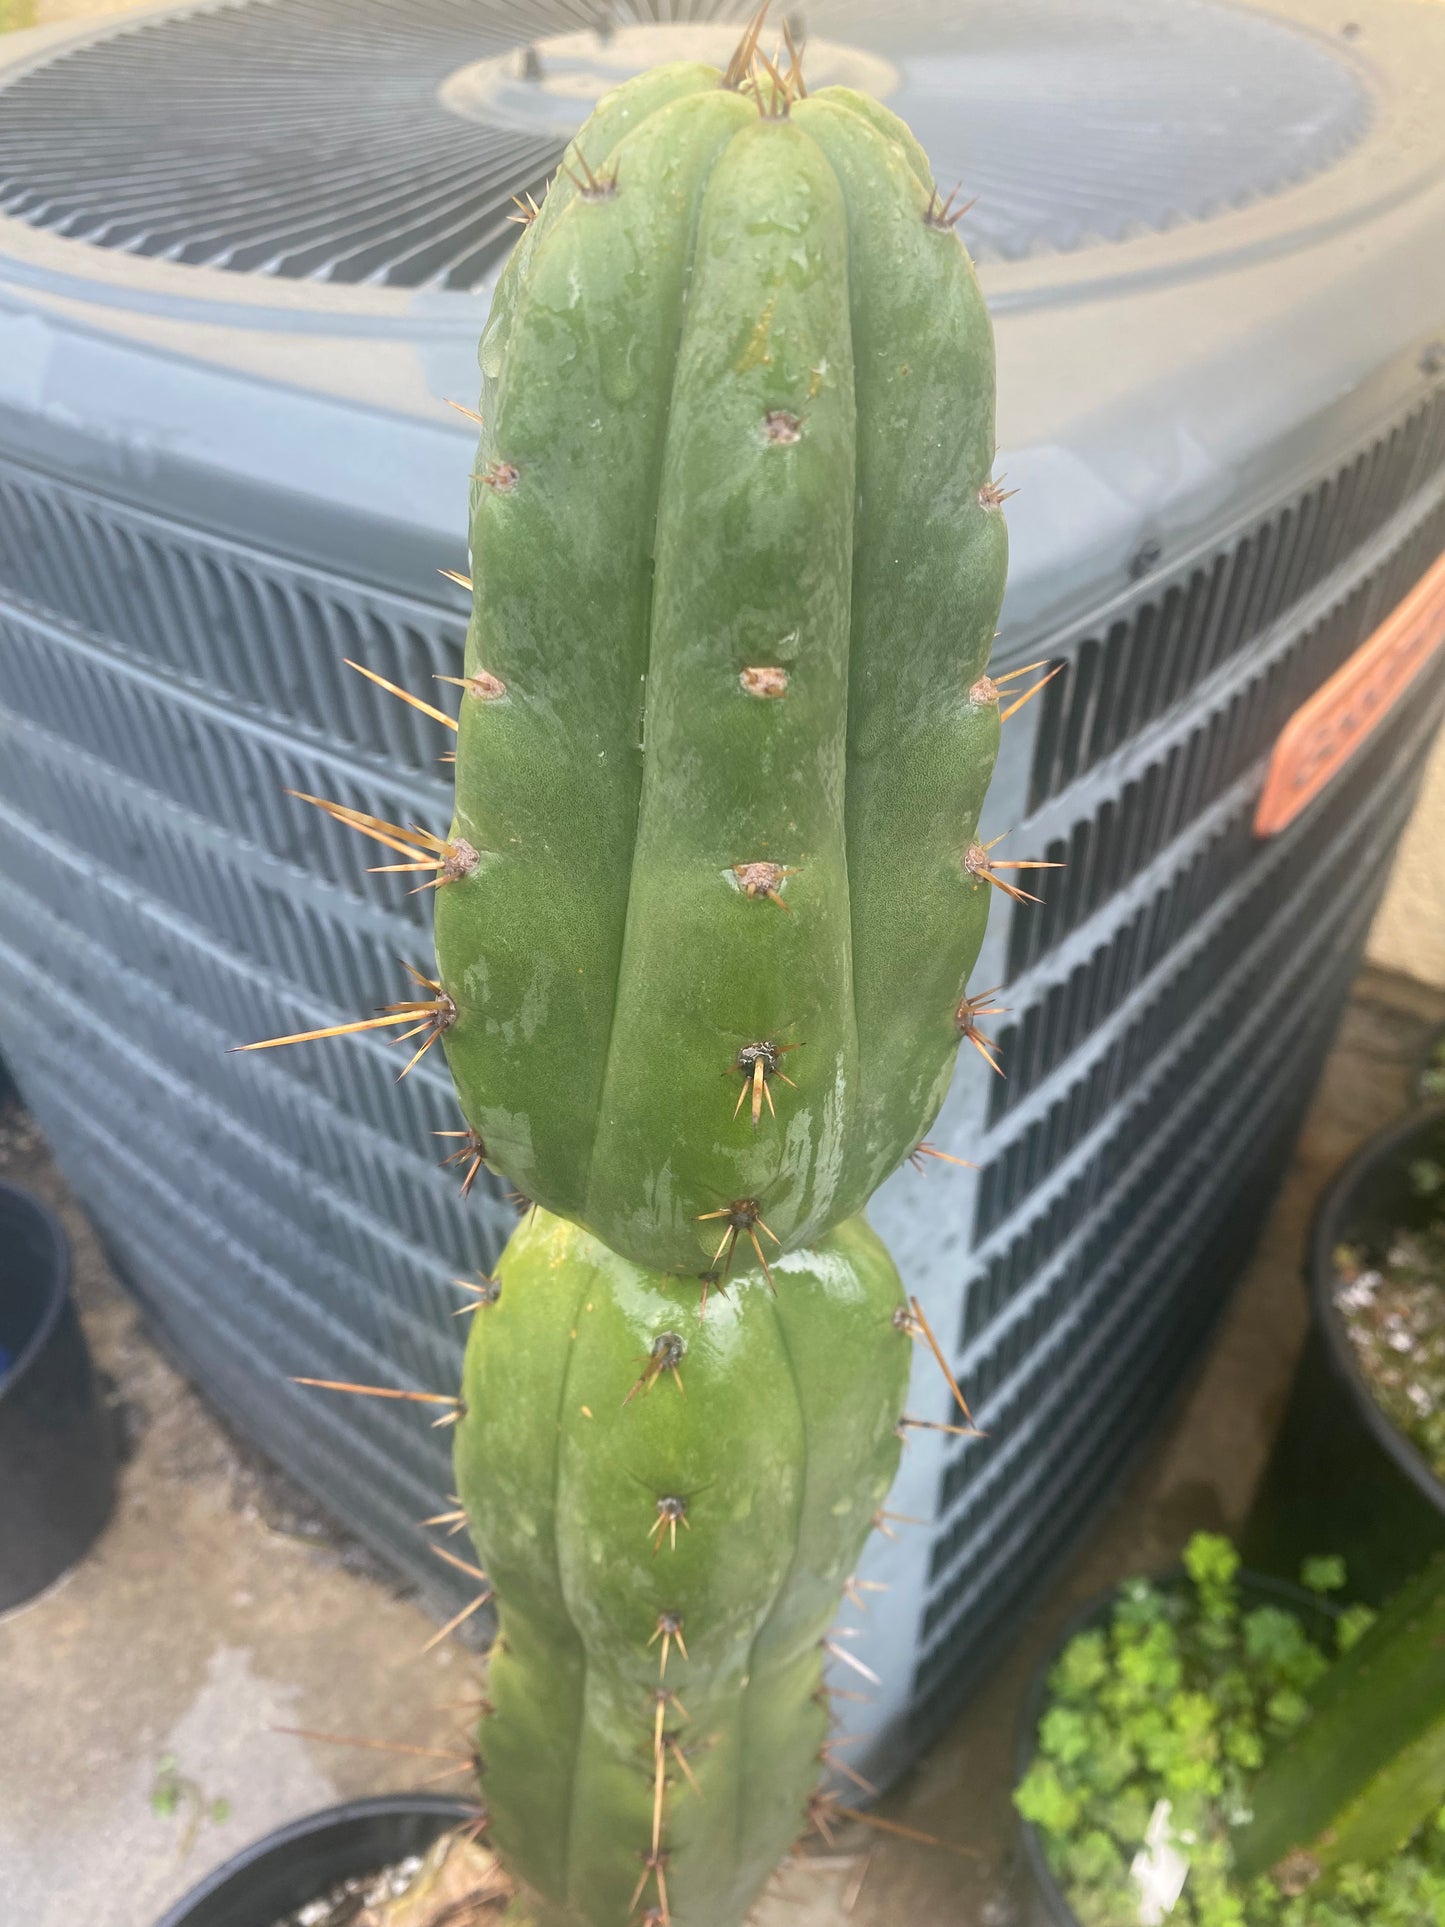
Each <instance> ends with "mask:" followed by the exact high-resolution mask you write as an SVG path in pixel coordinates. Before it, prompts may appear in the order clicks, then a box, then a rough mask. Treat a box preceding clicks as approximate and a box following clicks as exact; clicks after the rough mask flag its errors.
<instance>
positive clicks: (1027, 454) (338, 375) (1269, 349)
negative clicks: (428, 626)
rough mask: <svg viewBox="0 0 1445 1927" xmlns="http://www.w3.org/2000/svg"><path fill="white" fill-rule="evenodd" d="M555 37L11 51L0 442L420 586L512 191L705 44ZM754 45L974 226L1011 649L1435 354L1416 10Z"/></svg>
mask: <svg viewBox="0 0 1445 1927" xmlns="http://www.w3.org/2000/svg"><path fill="white" fill-rule="evenodd" d="M707 5H708V0H700V4H699V6H698V12H699V13H700V14H701V13H703V12H705V11H706V9H707ZM1347 13H1350V15H1351V17H1350V18H1349V19H1346V18H1345V17H1344V16H1345V15H1346V14H1347ZM593 17H594V19H595V25H594V26H590V27H579V25H578V11H577V10H576V9H574V8H571V7H566V6H562V5H560V4H558V3H557V0H534V3H533V4H512V3H511V0H485V3H483V0H240V4H227V5H211V6H201V7H195V6H191V7H185V8H180V9H177V8H175V7H161V8H143V9H140V10H139V11H137V12H134V13H131V14H128V15H126V16H124V17H123V18H122V19H121V20H120V21H119V22H117V21H107V22H103V23H100V24H96V23H90V24H89V25H88V26H87V27H86V28H85V29H83V30H77V29H75V28H74V27H70V28H53V29H47V30H41V31H40V32H32V33H26V34H19V35H14V36H9V37H7V42H6V43H0V210H3V212H0V442H3V444H4V445H6V446H7V447H8V448H9V449H10V450H11V451H12V452H13V453H15V454H16V455H18V456H20V457H21V458H22V459H28V460H30V461H33V462H36V463H38V464H41V465H43V466H46V467H50V468H52V469H55V470H57V471H62V472H70V473H78V474H82V475H84V477H85V478H86V479H87V481H88V482H89V484H90V485H91V486H93V487H96V488H99V489H101V490H103V491H105V492H109V493H113V494H116V495H120V496H122V497H124V498H126V499H128V500H131V501H133V502H138V503H146V504H151V505H154V506H155V507H157V508H160V509H163V510H165V511H168V512H170V513H173V514H178V515H180V516H182V517H183V518H185V519H187V520H189V521H192V522H195V523H201V524H206V525H210V526H214V527H216V528H220V529H224V530H226V531H227V532H228V533H231V534H233V535H237V536H240V537H242V538H248V537H249V538H250V539H253V540H256V541H259V542H262V543H264V544H265V546H267V547H269V548H272V549H279V550H283V551H287V552H290V553H293V554H297V555H304V556H305V557H306V558H308V559H310V560H312V561H315V562H319V563H322V564H323V565H324V564H328V563H329V564H332V565H337V566H343V567H345V568H346V569H347V570H348V572H351V573H355V572H356V570H357V568H358V566H360V567H362V568H363V569H364V570H365V571H366V572H367V573H368V574H370V575H371V576H372V577H373V578H374V579H376V580H377V581H378V582H381V583H385V584H389V585H392V586H402V585H406V586H412V587H415V585H417V583H418V582H419V581H421V580H422V579H423V578H425V577H426V576H428V575H429V574H430V571H431V570H432V569H433V568H434V567H435V566H437V565H439V564H445V563H451V564H456V563H458V561H459V560H460V558H461V554H462V550H461V544H462V541H463V519H464V504H465V499H466V473H467V468H468V466H469V462H470V452H471V436H470V432H469V430H468V429H467V428H466V425H465V424H464V423H463V421H462V420H461V418H460V417H458V416H457V415H455V414H454V413H452V411H450V410H448V409H447V407H446V406H445V401H446V399H447V398H448V397H454V398H456V399H458V400H460V401H462V402H463V403H470V402H471V401H473V400H474V398H475V390H476V386H477V377H476V368H475V359H474V357H475V349H476V342H477V338H478V335H479V333H480V330H481V325H482V322H483V319H484V317H485V313H486V308H487V303H488V299H489V291H490V286H491V282H492V280H493V278H494V276H495V274H496V271H497V269H498V267H499V265H500V263H501V260H502V259H503V258H504V257H505V253H506V250H507V248H508V246H509V245H510V240H511V238H512V237H513V235H514V234H515V229H513V228H512V227H511V226H510V225H509V217H510V216H511V215H512V214H513V213H514V212H515V209H514V206H513V201H512V197H513V196H514V195H521V194H525V193H527V192H532V193H535V194H539V195H540V193H541V192H542V190H543V188H544V186H545V183H546V181H547V179H548V178H549V177H550V175H551V173H552V172H553V171H554V170H555V168H556V167H557V165H558V164H559V162H560V161H561V160H562V158H563V157H564V154H565V152H566V148H567V144H568V142H569V140H570V139H571V137H572V135H573V134H574V133H575V132H576V130H577V128H578V127H579V126H580V125H581V123H582V121H583V120H584V119H585V117H586V114H587V112H588V111H589V109H590V107H591V105H592V103H593V102H594V101H595V100H596V99H597V98H598V97H599V96H600V95H601V94H602V93H603V92H605V91H606V90H607V88H608V87H610V86H612V85H614V84H616V82H617V81H619V80H620V79H622V78H625V77H626V76H627V75H628V74H629V73H632V72H635V71H637V70H638V69H639V68H641V67H644V66H647V65H650V64H652V63H654V62H656V61H659V60H664V59H672V58H681V57H696V56H701V57H704V58H712V59H720V60H725V59H726V55H727V52H728V51H729V50H730V48H731V46H732V44H733V42H734V41H735V39H736V35H737V32H738V27H737V22H736V21H735V20H732V19H729V20H717V19H713V18H697V19H692V20H683V21H668V22H666V23H663V22H657V21H652V20H646V19H641V20H639V19H637V18H635V17H628V18H624V17H623V15H622V13H621V11H620V9H619V10H616V11H609V9H608V7H607V6H606V5H603V6H599V7H598V8H597V9H596V10H595V14H594V16H593ZM789 23H790V25H791V26H792V27H793V29H794V31H795V33H801V34H802V35H804V36H805V39H806V55H805V65H806V70H807V72H808V74H809V76H810V80H811V84H813V85H814V86H821V85H827V84H829V83H831V82H843V83H846V84H848V85H852V86H858V87H861V88H864V89H866V90H868V91H870V92H872V93H874V94H876V95H878V96H879V97H880V98H882V99H883V100H885V101H886V102H887V103H888V104H889V105H890V106H891V107H893V108H894V109H895V110H896V111H898V112H899V113H900V114H902V115H903V116H904V117H905V118H906V119H907V120H908V121H909V122H910V124H911V125H912V126H913V128H914V129H915V131H916V132H917V134H918V135H919V137H920V139H921V140H922V142H923V144H924V146H925V148H926V149H927V151H928V153H929V156H930V158H931V160H932V161H933V164H934V167H935V170H936V174H937V177H938V180H939V183H940V186H941V189H942V191H943V192H944V193H945V194H947V193H949V192H952V191H954V190H955V189H956V190H957V192H958V195H959V197H960V198H961V199H963V200H968V201H972V203H973V204H972V206H971V207H970V208H969V209H968V211H967V213H966V214H965V215H964V217H963V220H962V223H961V230H962V233H963V235H964V238H965V239H966V241H967V243H968V245H969V247H970V249H971V251H972V252H973V254H974V255H975V258H976V259H977V260H978V262H979V266H980V272H981V275H982V278H983V281H984V285H985V288H986V290H987V293H988V296H989V299H990V303H991V305H992V308H993V311H994V315H995V320H996V324H997V331H998V345H999V359H1000V367H999V387H1000V414H999V435H1000V442H1001V454H1000V467H1001V468H1002V469H1004V470H1006V471H1007V475H1008V482H1009V485H1010V487H1017V488H1020V489H1021V490H1022V494H1021V496H1020V499H1019V501H1018V502H1017V503H1016V504H1015V505H1014V513H1012V514H1011V517H1010V520H1011V523H1012V525H1013V530H1014V555H1013V568H1012V575H1011V581H1010V589H1009V600H1008V604H1007V606H1006V641H1005V647H1006V648H1007V643H1008V639H1009V638H1014V639H1017V638H1019V637H1022V636H1024V635H1027V634H1030V633H1036V632H1039V631H1043V630H1047V629H1056V628H1057V627H1058V625H1059V624H1060V622H1061V621H1063V620H1065V619H1066V618H1067V617H1068V616H1069V615H1071V614H1072V615H1075V616H1077V615H1079V614H1081V613H1082V612H1083V611H1084V610H1085V609H1086V608H1090V607H1097V606H1098V605H1099V604H1100V603H1101V602H1102V601H1105V600H1107V598H1108V596H1109V594H1110V593H1111V592H1112V591H1113V590H1116V589H1117V588H1118V587H1119V585H1120V584H1121V582H1123V581H1124V580H1125V579H1126V578H1127V574H1128V571H1129V567H1130V563H1131V559H1133V558H1137V557H1138V555H1139V554H1140V552H1141V550H1142V551H1144V552H1145V553H1148V552H1149V551H1150V548H1151V546H1152V545H1154V544H1159V545H1161V546H1162V547H1164V548H1166V549H1168V550H1169V551H1177V550H1178V549H1180V548H1182V547H1188V546H1190V545H1191V543H1192V541H1193V540H1194V539H1195V538H1196V536H1197V535H1198V534H1199V533H1200V532H1201V531H1203V530H1205V529H1207V528H1210V527H1215V526H1217V525H1218V523H1219V522H1220V520H1221V518H1225V519H1230V520H1232V519H1234V518H1235V517H1236V516H1239V515H1242V514H1244V513H1246V512H1247V511H1248V509H1249V506H1250V504H1251V503H1252V501H1254V500H1255V499H1262V498H1263V497H1264V496H1266V495H1268V496H1271V497H1272V496H1275V495H1277V494H1278V492H1279V489H1280V487H1281V484H1282V480H1283V479H1285V478H1287V475H1288V472H1289V469H1290V465H1291V463H1293V462H1296V461H1298V462H1299V463H1300V465H1301V468H1302V469H1303V467H1304V466H1306V465H1307V464H1308V463H1310V462H1317V449H1318V432H1319V427H1320V423H1321V421H1322V419H1324V418H1328V419H1329V423H1330V428H1329V433H1330V435H1331V438H1332V439H1333V438H1335V437H1338V439H1339V440H1340V441H1342V442H1343V441H1345V440H1347V439H1348V438H1349V437H1350V436H1351V435H1352V434H1356V433H1359V432H1361V430H1362V428H1363V427H1364V426H1365V425H1367V424H1368V423H1369V421H1370V420H1371V419H1372V418H1373V416H1375V415H1377V414H1378V413H1379V411H1380V407H1381V401H1380V396H1381V394H1382V393H1383V392H1384V390H1385V389H1386V388H1388V389H1389V390H1390V391H1391V392H1392V393H1398V389H1399V386H1400V382H1401V379H1402V367H1403V365H1404V364H1405V362H1407V361H1408V362H1409V363H1410V364H1411V365H1412V370H1413V365H1414V364H1417V363H1418V362H1419V361H1420V359H1421V356H1422V354H1424V355H1425V356H1426V358H1427V360H1428V357H1429V352H1430V351H1429V349H1428V347H1427V343H1428V338H1429V335H1430V332H1431V330H1434V329H1445V7H1442V8H1436V7H1428V6H1423V5H1420V4H1418V0H1358V4H1356V5H1355V6H1354V8H1353V9H1352V10H1351V9H1346V8H1344V7H1343V6H1341V5H1340V4H1339V3H1338V0H1278V3H1277V4H1274V5H1270V6H1267V7H1264V6H1262V7H1257V8H1255V7H1244V6H1229V5H1218V4H1207V3H1206V0H968V3H967V4H963V0H954V4H953V5H951V6H950V5H943V6H939V5H935V4H931V3H930V0H896V4H894V5H891V6H889V7H887V8H886V9H885V8H879V7H877V6H874V5H872V4H870V5H866V6H865V5H863V4H862V3H861V0H819V4H816V5H810V6H809V7H808V9H807V11H806V14H804V13H802V12H799V11H796V10H795V11H794V12H793V13H792V14H790V15H789ZM1442 352H1445V350H1442ZM1311 444H1313V449H1312V450H1311Z"/></svg>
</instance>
